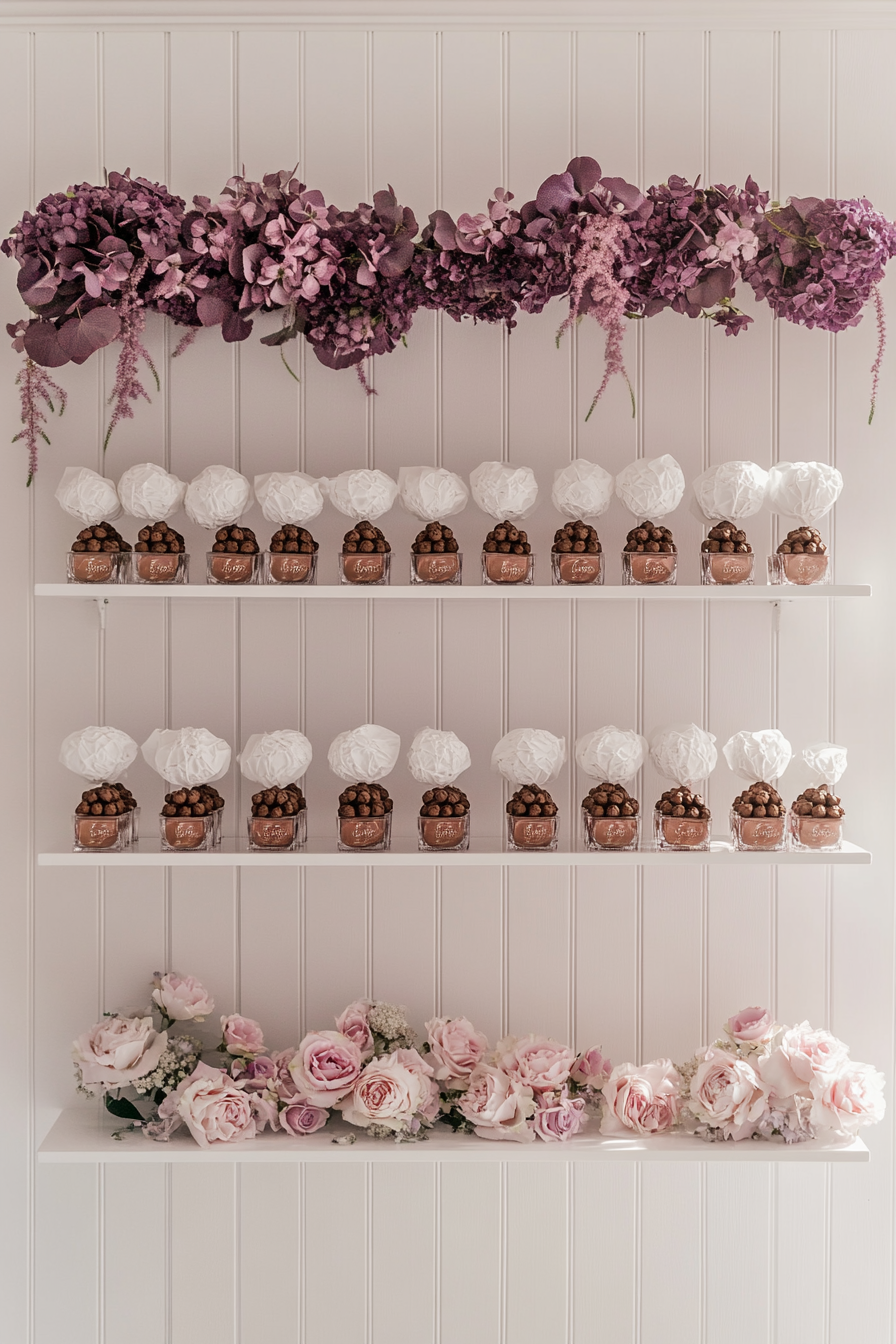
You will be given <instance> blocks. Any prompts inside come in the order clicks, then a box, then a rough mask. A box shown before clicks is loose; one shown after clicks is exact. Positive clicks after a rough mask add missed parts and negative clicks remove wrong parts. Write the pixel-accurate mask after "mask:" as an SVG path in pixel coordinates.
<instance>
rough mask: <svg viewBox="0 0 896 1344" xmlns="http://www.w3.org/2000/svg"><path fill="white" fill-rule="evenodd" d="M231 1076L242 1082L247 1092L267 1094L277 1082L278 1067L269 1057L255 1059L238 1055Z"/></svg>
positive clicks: (260, 1056) (261, 1056)
mask: <svg viewBox="0 0 896 1344" xmlns="http://www.w3.org/2000/svg"><path fill="white" fill-rule="evenodd" d="M230 1076H231V1078H233V1079H234V1081H239V1082H241V1083H242V1084H243V1086H244V1087H245V1089H246V1091H247V1092H266V1091H267V1090H268V1088H271V1087H273V1085H274V1083H275V1081H276V1077H277V1066H276V1064H275V1063H274V1061H273V1060H272V1059H269V1058H268V1056H267V1055H257V1056H256V1057H255V1058H254V1059H251V1058H247V1057H245V1056H243V1055H238V1056H237V1057H236V1058H235V1059H234V1061H233V1063H232V1064H231V1066H230Z"/></svg>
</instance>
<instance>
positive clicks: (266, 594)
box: [34, 583, 871, 602]
mask: <svg viewBox="0 0 896 1344" xmlns="http://www.w3.org/2000/svg"><path fill="white" fill-rule="evenodd" d="M34 592H35V594H36V596H37V597H65V598H71V599H74V600H75V601H78V600H81V601H83V600H85V599H87V600H90V601H103V600H108V601H112V602H115V601H120V600H121V599H122V598H138V599H141V600H144V601H146V600H149V599H157V598H160V597H170V598H172V599H173V600H174V601H176V602H184V601H190V600H191V599H194V598H198V599H200V600H202V601H212V602H223V601H230V600H232V599H233V598H235V597H236V598H239V599H240V600H241V601H244V602H284V601H295V600H296V599H297V598H301V599H302V600H304V601H309V602H310V601H317V602H321V601H323V602H332V601H340V602H357V601H359V600H362V599H367V598H371V599H372V600H373V601H375V602H390V601H391V602H396V601H398V602H404V601H416V602H425V601H430V600H431V599H432V598H434V597H437V598H440V599H444V601H446V602H500V601H502V600H503V599H504V598H510V599H511V600H512V601H514V602H565V601H567V600H569V599H570V598H572V599H574V600H577V601H583V602H614V601H625V602H630V601H632V600H634V599H635V598H639V599H640V598H643V599H645V600H647V601H651V600H652V601H654V602H675V601H693V600H694V599H695V598H704V599H706V600H708V601H712V602H807V601H813V600H817V599H818V598H826V597H870V596H871V586H870V584H866V583H855V584H816V585H815V586H813V587H807V588H797V587H792V586H786V585H781V586H778V587H775V586H772V585H769V584H756V585H754V586H749V587H748V586H739V587H732V588H721V587H710V586H709V585H707V586H705V587H703V586H700V585H686V584H682V585H680V586H676V585H673V586H671V587H668V588H664V587H651V586H650V585H646V584H645V585H644V586H642V587H631V588H626V587H623V586H622V585H620V584H606V585H605V586H603V587H595V586H593V585H591V584H583V585H581V586H579V587H573V586H572V585H570V586H569V587H564V588H552V587H551V586H550V585H548V584H533V585H532V586H531V587H526V586H525V585H514V584H507V585H504V586H502V585H498V584H494V585H487V584H473V583H471V584H468V585H466V586H460V587H451V586H446V587H441V586H439V585H437V584H409V583H396V584H387V585H386V586H385V587H379V588H378V587H373V586H372V587H369V588H368V587H365V586H364V585H361V584H356V585H351V584H341V585H340V584H317V585H312V586H311V587H307V588H306V587H303V586H298V587H290V586H287V585H285V584H283V585H277V584H259V585H257V586H256V585H251V586H240V585H236V584H235V585H234V586H233V587H232V588H228V587H224V585H223V584H205V583H182V584H149V583H145V584H144V583H120V584H116V583H108V584H97V585H96V586H95V587H92V586H91V585H89V584H83V583H36V584H35V585H34Z"/></svg>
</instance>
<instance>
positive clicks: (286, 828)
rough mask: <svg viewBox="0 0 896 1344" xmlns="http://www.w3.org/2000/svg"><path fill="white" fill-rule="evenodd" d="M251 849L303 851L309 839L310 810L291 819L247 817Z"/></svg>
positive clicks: (305, 810) (297, 813) (304, 810)
mask: <svg viewBox="0 0 896 1344" xmlns="http://www.w3.org/2000/svg"><path fill="white" fill-rule="evenodd" d="M246 829H247V831H248V834H249V848H250V849H257V850H266V849H301V847H302V845H304V843H305V841H306V840H307V838H308V809H307V807H303V808H302V810H301V811H300V812H296V813H295V814H294V815H293V816H291V817H251V816H250V817H247V818H246Z"/></svg>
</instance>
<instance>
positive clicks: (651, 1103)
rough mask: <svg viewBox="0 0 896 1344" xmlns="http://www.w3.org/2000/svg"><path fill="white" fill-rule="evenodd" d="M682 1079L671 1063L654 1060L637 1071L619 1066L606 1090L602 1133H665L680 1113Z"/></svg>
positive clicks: (604, 1088) (627, 1065) (605, 1087)
mask: <svg viewBox="0 0 896 1344" xmlns="http://www.w3.org/2000/svg"><path fill="white" fill-rule="evenodd" d="M680 1087H681V1079H680V1078H679V1076H678V1072H677V1070H676V1069H675V1067H674V1066H673V1064H672V1062H671V1060H668V1059H654V1060H651V1062H650V1063H649V1064H642V1065H641V1067H640V1068H635V1066H634V1064H618V1065H617V1066H616V1068H615V1069H614V1070H613V1072H612V1073H611V1074H610V1076H609V1078H608V1079H607V1081H606V1083H605V1084H604V1086H603V1088H602V1089H601V1091H602V1093H603V1098H604V1101H605V1102H606V1109H605V1111H604V1115H603V1119H602V1120H601V1126H600V1132H601V1134H612V1135H616V1136H619V1135H624V1134H626V1133H628V1132H630V1131H631V1130H634V1131H635V1133H636V1134H664V1133H665V1132H666V1131H667V1130H670V1129H672V1128H673V1126H674V1125H675V1124H676V1123H677V1121H678V1117H679V1114H680V1112H681V1096H680V1090H679V1089H680Z"/></svg>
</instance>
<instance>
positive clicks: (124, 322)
mask: <svg viewBox="0 0 896 1344" xmlns="http://www.w3.org/2000/svg"><path fill="white" fill-rule="evenodd" d="M148 265H149V261H148V259H147V258H146V257H144V258H143V260H142V261H140V262H138V263H137V265H136V266H135V267H134V269H133V271H132V273H131V275H130V276H129V278H128V280H127V282H126V283H125V284H124V285H123V286H122V292H121V302H120V304H119V305H118V316H119V318H120V319H121V335H120V336H119V337H118V339H119V340H120V341H121V352H120V353H119V356H118V363H117V364H116V366H115V385H114V387H113V388H112V391H111V393H110V395H109V405H110V406H111V407H112V415H111V417H110V419H109V428H108V429H107V430H106V437H105V439H104V440H103V452H105V451H106V448H107V447H108V445H109V440H110V438H111V437H112V431H113V429H114V428H115V426H116V425H117V424H119V423H120V422H121V421H122V420H132V419H133V418H134V410H133V407H132V406H131V402H132V401H137V400H138V399H139V398H141V397H142V398H143V400H144V401H149V400H150V397H149V393H148V392H147V391H146V388H145V387H144V386H143V384H142V383H141V381H140V379H139V377H138V375H137V369H138V366H139V361H140V360H141V359H144V360H145V361H146V363H147V364H148V365H149V370H150V372H151V373H152V376H153V378H154V379H155V384H156V391H158V390H159V386H160V384H159V375H158V373H157V372H156V367H155V365H154V364H153V362H152V359H151V358H150V354H149V351H148V350H147V349H146V347H145V345H144V344H143V342H142V340H141V339H140V338H141V337H142V335H143V332H144V329H145V327H146V310H145V308H144V306H143V300H142V298H141V297H140V295H139V294H138V292H137V291H138V287H139V285H140V281H141V280H142V279H143V276H144V274H145V273H146V269H147V267H148Z"/></svg>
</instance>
